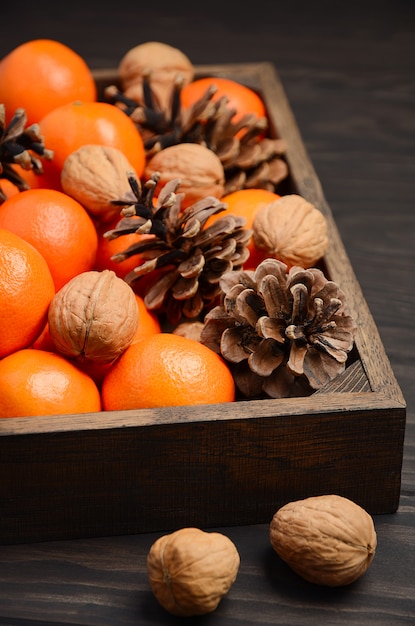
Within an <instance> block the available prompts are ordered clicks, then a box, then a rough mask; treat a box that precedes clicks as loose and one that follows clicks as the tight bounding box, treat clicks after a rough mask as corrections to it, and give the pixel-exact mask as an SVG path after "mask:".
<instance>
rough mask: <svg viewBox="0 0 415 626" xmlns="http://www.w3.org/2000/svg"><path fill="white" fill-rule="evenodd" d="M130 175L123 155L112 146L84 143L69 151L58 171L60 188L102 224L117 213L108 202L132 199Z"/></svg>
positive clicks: (129, 166)
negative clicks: (60, 169)
mask: <svg viewBox="0 0 415 626" xmlns="http://www.w3.org/2000/svg"><path fill="white" fill-rule="evenodd" d="M130 172H134V168H133V166H132V165H131V164H130V162H129V161H128V159H127V158H126V156H125V155H124V154H123V153H122V152H121V150H118V148H115V147H112V146H101V145H96V144H87V145H84V146H81V147H80V148H78V149H77V150H75V151H74V152H72V153H71V154H70V155H69V156H68V157H67V158H66V159H65V162H64V165H63V168H62V172H61V184H62V189H63V190H64V192H65V193H66V194H68V195H69V196H72V198H75V200H77V201H78V202H80V203H81V204H82V205H83V206H84V207H85V209H86V210H87V211H88V213H89V214H90V215H91V217H92V218H93V219H94V220H95V221H98V222H102V223H106V222H110V221H112V220H113V219H115V218H116V217H117V216H118V215H119V214H120V207H118V206H114V205H113V204H111V201H112V200H120V199H121V198H123V199H124V198H129V197H131V201H132V202H134V196H133V195H132V192H131V187H130V185H129V182H128V175H129V173H130Z"/></svg>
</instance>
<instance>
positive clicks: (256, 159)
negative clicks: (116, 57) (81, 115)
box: [105, 74, 288, 194]
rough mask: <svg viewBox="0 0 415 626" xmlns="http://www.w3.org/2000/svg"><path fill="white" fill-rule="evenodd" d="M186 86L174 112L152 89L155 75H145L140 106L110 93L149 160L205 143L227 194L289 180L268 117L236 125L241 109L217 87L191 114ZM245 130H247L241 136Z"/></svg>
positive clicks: (174, 100)
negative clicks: (163, 152) (161, 153)
mask: <svg viewBox="0 0 415 626" xmlns="http://www.w3.org/2000/svg"><path fill="white" fill-rule="evenodd" d="M182 85H183V81H182V80H181V79H180V78H177V79H176V81H175V82H174V84H173V86H172V92H171V106H170V111H169V112H166V111H165V109H163V107H162V106H161V105H160V104H159V103H158V101H157V98H156V96H155V94H154V92H153V91H152V89H151V85H150V75H149V74H145V75H144V76H143V99H144V101H143V102H142V103H138V102H136V101H135V100H132V99H131V98H127V97H126V96H125V95H124V94H123V93H122V92H121V91H119V90H118V89H117V87H115V86H114V85H110V86H109V87H107V89H106V90H105V97H106V99H107V100H108V101H109V102H111V103H112V104H114V105H117V106H119V107H121V108H122V109H123V110H124V112H125V113H126V114H127V115H128V116H129V117H131V119H132V120H133V121H134V123H135V124H136V126H137V128H138V129H139V131H140V133H141V135H142V137H143V140H144V146H145V149H146V154H147V157H148V158H151V157H152V156H153V155H154V154H156V153H157V152H159V151H160V150H163V149H164V148H167V147H169V146H172V145H175V144H178V143H200V144H202V145H204V146H206V147H208V148H209V149H210V150H212V151H213V152H215V153H216V154H217V156H218V157H219V158H220V160H221V162H222V165H223V168H224V172H225V178H226V185H225V194H228V193H231V192H233V191H237V190H239V189H245V188H249V189H253V188H261V189H268V190H269V191H273V192H274V191H276V189H277V187H278V185H279V183H280V182H282V181H283V180H285V179H286V178H287V176H288V166H287V163H286V162H285V160H284V153H285V150H286V146H285V142H284V141H283V140H282V139H271V138H269V137H264V136H263V135H264V132H265V131H266V130H267V127H268V122H267V120H266V118H258V117H257V116H256V115H254V114H252V115H245V116H244V117H243V118H242V119H241V120H240V121H239V122H237V123H234V122H233V117H234V115H235V110H234V109H232V108H230V107H229V106H228V103H227V99H226V98H225V97H222V98H220V99H219V100H217V101H215V102H214V101H213V100H212V98H213V96H214V94H215V93H216V88H215V87H214V86H213V85H212V86H211V87H210V88H208V89H207V91H206V92H205V94H204V95H203V96H202V97H201V98H200V99H199V100H198V101H197V102H195V104H194V105H193V106H192V107H191V108H190V109H189V110H182V109H181V105H180V93H181V89H182ZM240 131H243V133H242V132H240Z"/></svg>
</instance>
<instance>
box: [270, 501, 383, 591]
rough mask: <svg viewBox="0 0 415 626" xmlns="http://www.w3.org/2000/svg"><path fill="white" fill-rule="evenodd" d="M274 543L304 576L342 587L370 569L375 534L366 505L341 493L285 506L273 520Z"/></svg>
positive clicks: (271, 528)
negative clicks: (362, 505)
mask: <svg viewBox="0 0 415 626" xmlns="http://www.w3.org/2000/svg"><path fill="white" fill-rule="evenodd" d="M270 542H271V545H272V547H273V548H274V550H275V551H276V552H277V554H278V555H279V556H280V557H281V559H282V560H283V561H285V562H286V563H287V564H288V565H289V566H290V567H291V569H292V570H293V571H294V572H296V573H297V574H298V575H299V576H301V577H302V578H304V579H305V580H307V581H309V582H311V583H315V584H317V585H326V586H329V587H340V586H343V585H349V584H351V583H353V582H354V581H355V580H357V579H358V578H360V576H362V575H363V574H364V573H365V572H366V570H367V569H368V567H369V566H370V564H371V562H372V560H373V558H374V556H375V551H376V544H377V537H376V531H375V526H374V523H373V519H372V517H371V516H370V515H369V513H367V511H365V509H363V508H362V507H360V506H359V505H358V504H356V503H355V502H353V501H352V500H349V499H348V498H344V497H342V496H339V495H322V496H312V497H309V498H306V499H305V500H298V501H296V502H289V503H288V504H286V505H285V506H283V507H281V508H280V509H279V510H278V511H277V512H276V513H275V514H274V516H273V518H272V520H271V524H270Z"/></svg>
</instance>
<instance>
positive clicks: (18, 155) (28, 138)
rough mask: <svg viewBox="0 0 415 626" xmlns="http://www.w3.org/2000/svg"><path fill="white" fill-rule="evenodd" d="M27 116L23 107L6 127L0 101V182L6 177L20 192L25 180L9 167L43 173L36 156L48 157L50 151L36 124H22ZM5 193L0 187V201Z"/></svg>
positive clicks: (23, 187)
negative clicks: (18, 166)
mask: <svg viewBox="0 0 415 626" xmlns="http://www.w3.org/2000/svg"><path fill="white" fill-rule="evenodd" d="M26 121H27V116H26V112H25V110H24V109H16V112H15V114H14V116H13V118H12V119H11V121H10V123H9V124H8V126H5V106H4V104H0V183H1V178H6V179H8V180H10V181H11V182H12V183H13V184H14V185H16V187H17V188H18V189H19V190H20V191H24V190H25V189H28V188H29V187H28V184H27V183H26V181H25V180H24V179H23V178H22V177H21V176H20V175H19V174H18V173H17V172H16V170H15V169H14V168H13V167H12V165H13V164H18V165H20V166H21V167H22V168H23V169H25V170H29V169H33V171H34V172H35V173H36V174H42V173H43V166H42V162H41V160H40V159H39V158H37V156H36V155H39V156H41V157H43V158H45V159H52V158H53V152H52V151H51V150H46V148H45V146H44V145H43V139H42V137H41V135H40V133H39V126H38V125H37V124H32V125H31V126H28V127H27V128H25V126H26ZM4 200H5V196H4V194H3V193H2V191H1V186H0V203H1V202H3V201H4Z"/></svg>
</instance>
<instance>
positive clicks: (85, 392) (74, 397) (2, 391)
mask: <svg viewBox="0 0 415 626" xmlns="http://www.w3.org/2000/svg"><path fill="white" fill-rule="evenodd" d="M100 410H101V397H100V393H99V390H98V387H97V386H96V384H95V382H94V381H93V380H92V378H90V377H89V376H88V375H87V374H85V373H84V372H82V371H81V370H80V369H79V368H78V367H76V366H75V365H74V364H72V363H70V362H69V361H68V360H67V359H65V357H63V356H61V355H59V354H56V353H55V352H47V351H45V350H36V349H33V348H28V349H24V350H18V351H17V352H14V353H13V354H10V355H8V356H6V357H5V358H4V359H2V360H1V361H0V417H24V416H34V415H65V414H72V413H74V414H76V413H89V412H97V411H100Z"/></svg>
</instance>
